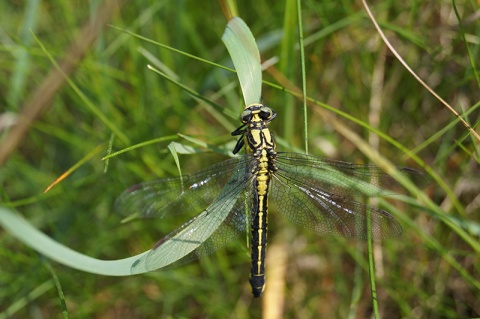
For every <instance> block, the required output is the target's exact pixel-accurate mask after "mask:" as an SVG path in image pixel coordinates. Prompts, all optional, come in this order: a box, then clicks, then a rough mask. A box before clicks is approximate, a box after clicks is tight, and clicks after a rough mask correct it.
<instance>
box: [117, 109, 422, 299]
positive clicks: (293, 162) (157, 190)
mask: <svg viewBox="0 0 480 319" xmlns="http://www.w3.org/2000/svg"><path fill="white" fill-rule="evenodd" d="M276 115H277V114H276V112H275V111H274V110H273V109H272V108H270V107H269V106H267V105H265V104H263V103H256V104H252V105H249V106H247V107H246V108H245V110H244V111H243V112H242V114H241V122H242V125H241V126H240V127H239V128H238V129H236V130H235V131H234V132H232V135H233V136H239V139H238V141H237V144H236V145H235V147H234V149H233V153H234V154H237V153H239V152H240V150H241V149H242V148H245V153H244V154H242V155H239V156H237V157H233V158H230V159H227V160H225V161H222V162H220V163H217V164H215V165H213V166H211V167H209V168H208V169H206V170H204V171H201V172H198V173H195V174H192V175H189V176H180V177H176V178H166V179H158V180H154V181H150V182H145V183H142V184H138V185H135V186H132V187H130V188H129V189H127V190H126V191H124V192H123V193H122V194H121V195H120V196H119V198H118V199H117V201H116V206H117V208H118V209H119V210H121V211H123V212H125V213H129V214H136V216H137V217H141V218H160V219H166V218H169V217H175V216H180V215H182V214H187V215H188V214H190V215H194V217H193V218H191V219H190V220H188V221H186V222H185V223H184V224H183V225H181V226H180V227H179V228H177V229H175V230H173V231H172V232H171V233H169V234H167V235H166V236H165V237H163V238H162V239H160V240H159V241H158V242H157V243H156V244H155V245H154V246H153V248H152V249H151V250H150V251H149V252H148V253H147V254H145V255H143V256H142V257H141V258H139V259H138V260H137V261H136V262H135V263H134V264H133V265H132V273H133V274H135V273H140V272H144V271H153V270H156V269H162V268H170V267H175V266H178V265H182V264H184V263H188V262H191V261H193V260H196V259H197V258H200V257H203V256H206V255H209V254H212V253H213V252H215V251H217V250H219V249H220V248H222V247H224V246H225V245H227V244H229V243H231V242H232V241H235V240H237V239H239V238H245V236H246V235H248V234H249V235H250V236H251V237H250V239H251V240H250V243H251V271H250V279H249V281H250V285H251V288H252V294H253V296H254V297H256V298H258V297H260V296H261V295H262V292H263V291H264V287H265V256H266V248H267V229H268V213H269V211H270V210H272V211H276V212H278V213H280V214H281V215H283V216H284V217H285V218H286V219H287V220H289V221H290V222H292V223H294V224H296V225H298V226H300V227H303V228H305V229H310V230H312V231H314V232H316V233H318V234H321V235H331V236H343V237H347V238H361V239H366V238H367V236H368V233H369V232H370V234H371V236H372V237H373V238H379V239H384V238H391V237H396V236H398V235H400V233H401V232H402V227H401V226H400V224H399V222H398V221H397V220H396V219H395V218H394V217H393V216H392V215H390V214H389V213H388V212H386V211H384V210H382V209H379V208H374V207H370V206H368V205H366V204H364V203H363V202H362V199H364V198H367V197H376V196H385V195H389V194H395V193H398V192H400V191H401V190H402V187H401V185H400V184H399V183H398V182H397V181H396V180H395V179H394V178H393V177H391V176H390V175H388V174H386V173H385V172H384V171H383V170H382V169H380V168H379V167H378V166H375V165H363V164H354V163H348V162H342V161H336V160H330V159H325V158H321V157H316V156H312V155H306V154H300V153H289V152H277V150H276V144H275V141H274V138H273V136H272V134H271V133H270V130H269V128H268V125H269V123H270V122H271V121H272V120H273V119H274V118H275V117H276ZM398 170H399V171H400V172H401V173H402V174H403V175H404V176H406V177H408V178H409V179H411V180H412V181H413V182H414V183H416V184H417V185H418V186H419V187H424V186H425V185H426V182H427V179H426V178H425V177H424V175H423V174H422V173H421V172H419V171H417V170H414V169H412V168H408V167H404V168H398Z"/></svg>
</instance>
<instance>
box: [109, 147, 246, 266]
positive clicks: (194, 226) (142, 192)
mask: <svg viewBox="0 0 480 319" xmlns="http://www.w3.org/2000/svg"><path fill="white" fill-rule="evenodd" d="M251 161H252V157H251V156H244V157H242V158H235V159H230V160H227V161H224V162H221V163H219V164H216V165H214V166H212V167H210V168H209V169H208V170H206V171H203V172H200V173H197V174H194V175H191V176H189V177H185V176H184V177H183V178H175V179H162V180H157V181H153V182H148V183H144V184H139V185H136V186H133V187H132V188H130V189H129V190H127V191H126V192H124V193H123V194H122V195H121V196H120V198H119V199H118V200H117V207H118V208H119V209H121V210H124V211H125V210H127V211H129V212H131V211H132V210H135V211H136V212H137V213H138V214H139V216H140V217H159V218H165V217H168V216H172V215H176V214H179V213H182V212H184V211H188V212H189V213H192V210H193V212H194V213H197V215H196V216H195V217H193V218H192V219H191V220H189V221H187V222H186V223H185V224H183V225H182V226H180V227H179V228H177V229H176V230H174V231H173V232H171V233H170V234H168V235H167V236H165V237H164V238H162V239H161V240H159V241H158V242H157V243H156V244H155V246H154V247H153V248H152V250H150V252H149V253H148V254H147V255H145V256H144V257H142V258H140V259H139V260H137V261H136V262H135V263H134V264H133V265H132V273H133V274H135V273H139V272H142V271H145V270H147V271H152V270H155V269H160V268H165V267H167V268H170V267H175V266H178V265H181V264H184V263H187V262H190V261H192V260H195V259H197V258H198V257H201V256H204V255H208V254H211V253H213V252H214V251H216V250H218V249H220V248H222V247H223V246H225V245H226V244H228V243H230V242H231V241H233V240H234V239H236V238H237V237H238V235H239V234H241V233H245V229H246V225H247V224H246V216H247V215H246V212H248V210H247V209H246V207H247V206H246V202H247V201H248V200H249V197H250V195H249V192H251V186H250V185H252V183H251V180H252V178H253V176H252V174H251V173H250V170H249V169H248V168H249V167H250V162H251Z"/></svg>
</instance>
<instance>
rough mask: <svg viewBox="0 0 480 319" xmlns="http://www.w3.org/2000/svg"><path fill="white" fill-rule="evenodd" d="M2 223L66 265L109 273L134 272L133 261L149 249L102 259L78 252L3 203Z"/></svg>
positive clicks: (29, 243)
mask: <svg viewBox="0 0 480 319" xmlns="http://www.w3.org/2000/svg"><path fill="white" fill-rule="evenodd" d="M0 225H2V226H3V228H4V229H5V230H6V231H8V232H9V233H10V234H11V235H12V236H14V237H16V238H17V239H18V240H20V241H21V242H23V243H24V244H25V245H27V246H29V247H30V248H32V249H34V250H36V251H37V252H39V253H40V254H42V255H44V256H46V257H48V258H50V259H52V260H55V261H57V262H59V263H61V264H64V265H65V266H69V267H72V268H75V269H78V270H81V271H85V272H89V273H92V274H98V275H105V276H130V275H131V274H132V273H131V268H132V265H133V264H134V263H135V262H136V261H137V260H138V259H139V258H141V257H142V256H144V255H145V254H147V253H148V251H147V252H144V253H141V254H139V255H136V256H133V257H129V258H125V259H119V260H100V259H95V258H92V257H89V256H86V255H83V254H81V253H78V252H76V251H74V250H72V249H70V248H68V247H66V246H64V245H62V244H60V243H58V242H56V241H54V240H53V239H51V238H50V237H48V236H47V235H45V234H43V233H42V232H40V231H39V230H38V229H36V228H35V227H33V226H32V225H31V224H30V223H29V222H27V221H26V220H25V219H23V218H22V217H20V216H19V215H18V214H15V213H14V212H12V211H11V210H9V209H7V208H4V207H0Z"/></svg>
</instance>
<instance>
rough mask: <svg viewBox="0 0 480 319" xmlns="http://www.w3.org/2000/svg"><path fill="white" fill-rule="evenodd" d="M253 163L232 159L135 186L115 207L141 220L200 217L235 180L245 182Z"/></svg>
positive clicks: (246, 160) (121, 197)
mask: <svg viewBox="0 0 480 319" xmlns="http://www.w3.org/2000/svg"><path fill="white" fill-rule="evenodd" d="M251 160H252V157H251V156H243V157H237V158H231V159H228V160H225V161H223V162H220V163H218V164H215V165H213V166H211V167H209V168H208V169H207V170H204V171H201V172H198V173H196V174H193V175H190V176H187V175H185V176H182V177H175V178H165V179H158V180H154V181H150V182H146V183H142V184H137V185H134V186H132V187H130V188H129V189H127V190H125V191H124V192H123V193H122V194H121V195H120V196H119V197H118V199H117V200H116V202H115V208H116V210H117V211H120V212H121V213H122V214H125V215H137V216H138V217H140V218H150V217H156V218H166V217H169V216H176V215H178V214H185V213H189V214H192V215H193V214H198V213H200V212H202V211H203V210H204V209H205V208H206V207H208V205H210V204H211V203H212V202H213V201H214V200H215V199H216V198H217V197H218V196H219V194H220V193H221V192H222V191H223V188H224V187H225V185H226V184H227V182H229V181H231V179H232V178H236V179H238V183H241V181H242V180H244V178H245V177H246V176H245V168H246V167H247V165H248V163H249V162H250V161H251ZM239 172H240V174H239ZM242 174H243V175H242ZM231 183H233V184H234V183H235V181H233V182H231Z"/></svg>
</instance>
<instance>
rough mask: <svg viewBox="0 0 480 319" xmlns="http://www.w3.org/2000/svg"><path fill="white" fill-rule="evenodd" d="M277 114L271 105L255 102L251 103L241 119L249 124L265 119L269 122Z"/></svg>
mask: <svg viewBox="0 0 480 319" xmlns="http://www.w3.org/2000/svg"><path fill="white" fill-rule="evenodd" d="M276 116H277V113H276V112H275V111H274V110H273V109H272V108H271V107H269V106H266V105H264V104H260V103H255V104H250V105H249V106H247V107H246V108H245V110H244V111H243V112H242V114H241V115H240V120H241V121H242V123H243V124H248V123H250V122H252V121H255V122H258V121H264V122H265V123H269V122H270V121H271V120H273V119H274V118H275V117H276Z"/></svg>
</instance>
